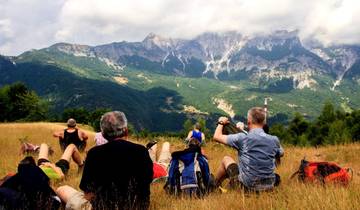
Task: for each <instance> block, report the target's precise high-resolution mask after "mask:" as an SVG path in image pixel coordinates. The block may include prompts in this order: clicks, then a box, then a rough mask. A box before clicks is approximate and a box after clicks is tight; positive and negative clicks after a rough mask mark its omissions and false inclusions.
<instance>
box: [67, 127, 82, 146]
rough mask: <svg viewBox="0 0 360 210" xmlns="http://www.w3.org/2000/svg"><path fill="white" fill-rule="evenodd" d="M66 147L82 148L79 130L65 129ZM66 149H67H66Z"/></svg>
mask: <svg viewBox="0 0 360 210" xmlns="http://www.w3.org/2000/svg"><path fill="white" fill-rule="evenodd" d="M63 142H64V145H66V146H68V145H69V144H74V145H75V146H76V147H78V148H79V147H80V148H81V147H82V143H83V142H82V141H81V139H80V138H79V130H78V129H76V128H75V129H69V128H67V129H64V139H63ZM65 148H66V147H65Z"/></svg>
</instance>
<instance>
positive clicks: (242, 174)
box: [0, 107, 284, 209]
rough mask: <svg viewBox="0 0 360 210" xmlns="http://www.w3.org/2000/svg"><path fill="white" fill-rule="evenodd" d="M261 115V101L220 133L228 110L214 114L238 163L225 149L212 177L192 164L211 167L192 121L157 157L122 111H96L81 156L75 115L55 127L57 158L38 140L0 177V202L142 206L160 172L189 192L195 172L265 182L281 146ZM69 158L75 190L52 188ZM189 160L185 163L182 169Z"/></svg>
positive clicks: (238, 184)
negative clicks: (176, 147) (178, 141)
mask: <svg viewBox="0 0 360 210" xmlns="http://www.w3.org/2000/svg"><path fill="white" fill-rule="evenodd" d="M265 117H266V113H265V111H264V110H263V109H262V108H258V107H255V108H252V109H250V110H249V112H248V115H247V121H248V122H247V124H248V129H249V132H248V133H247V134H245V133H237V134H230V135H225V134H223V128H224V126H226V125H227V124H228V123H229V120H228V118H226V117H220V118H219V121H218V125H217V127H216V130H215V133H214V136H213V139H214V140H215V141H217V142H219V143H222V144H225V145H228V146H230V147H233V148H235V149H236V150H237V151H238V163H236V161H235V160H234V159H232V158H231V157H229V156H225V157H224V158H223V159H222V161H221V165H220V166H219V168H218V169H217V171H216V173H215V177H213V178H212V177H211V176H205V175H206V174H205V175H204V174H203V175H202V176H201V177H196V175H197V173H196V167H198V168H201V170H205V173H210V170H209V168H208V165H207V158H206V157H205V155H203V151H202V149H201V146H202V145H203V144H204V143H205V136H204V134H203V133H202V132H201V131H200V127H199V125H198V124H196V125H195V127H194V130H193V131H191V132H189V135H188V139H189V141H188V143H187V144H188V147H187V148H186V149H185V150H183V151H177V152H173V153H171V152H170V143H169V142H164V143H163V144H162V148H161V152H160V155H159V157H158V158H156V157H157V155H156V154H157V152H156V151H157V144H156V143H157V142H150V143H149V144H147V145H146V147H145V146H142V145H140V144H136V143H132V142H130V141H129V139H128V123H127V119H126V116H125V114H124V113H122V112H119V111H113V112H108V113H105V114H104V115H103V116H102V117H101V120H100V128H101V133H99V134H96V136H95V140H96V146H95V147H93V148H91V149H90V150H89V151H88V152H87V154H86V158H85V160H83V159H82V157H81V155H80V151H82V150H83V149H84V148H85V146H86V140H87V139H88V137H87V135H86V134H85V132H83V131H81V130H78V129H77V128H76V122H75V120H74V119H70V120H69V121H68V123H67V124H68V128H67V129H65V130H64V131H60V132H56V133H55V134H54V136H55V137H59V138H60V139H61V140H60V142H61V145H62V149H63V155H62V156H61V159H60V160H59V161H57V162H56V163H55V164H53V163H51V162H50V161H49V146H48V145H47V144H41V146H40V148H39V156H38V160H37V164H36V163H35V160H34V158H32V157H31V156H28V157H26V158H24V159H23V160H22V161H21V162H20V164H19V166H18V172H17V174H15V175H13V176H10V177H7V178H6V179H4V180H2V183H1V182H0V186H1V187H0V209H1V207H9V208H12V209H17V208H19V209H22V208H24V206H26V208H27V209H57V208H59V206H60V205H61V203H63V204H65V209H148V208H149V205H150V184H151V183H152V182H153V181H154V180H157V179H159V178H164V177H165V178H166V179H167V183H166V186H174V185H177V184H179V185H180V184H181V188H179V189H180V190H183V191H184V192H186V191H188V192H189V193H190V194H191V193H193V192H192V189H195V188H196V187H198V186H195V185H196V182H195V181H198V179H199V178H202V179H205V180H206V183H208V184H209V185H208V186H207V187H208V188H209V190H214V189H215V190H216V189H219V188H221V186H222V182H223V181H224V180H225V179H227V178H228V179H229V185H230V187H231V188H233V189H244V190H249V191H264V190H271V189H273V187H274V186H276V185H277V184H278V183H279V176H278V175H277V174H275V172H274V170H275V159H276V157H278V156H282V155H283V154H284V151H283V149H282V147H281V145H280V142H279V140H278V138H277V137H276V136H272V135H269V134H267V133H265V132H264V130H263V129H262V128H263V126H264V124H265V120H266V119H265ZM71 159H73V161H74V162H75V163H76V164H77V165H78V172H79V174H81V173H82V177H81V181H80V185H79V188H80V189H81V191H78V190H76V189H75V188H73V187H71V186H68V185H65V186H60V187H58V188H57V189H56V190H53V189H52V188H51V187H50V185H49V179H63V178H64V177H66V175H67V174H68V171H69V168H70V165H69V163H70V160H71ZM194 160H196V161H194ZM181 164H183V165H182V166H181ZM188 165H191V166H192V168H189V169H188V170H187V166H188ZM181 167H182V168H183V170H182V171H181V173H183V174H187V175H188V176H187V177H188V179H185V178H184V179H182V180H181V182H182V183H175V182H176V179H178V177H176V176H175V175H174V174H177V173H174V171H179V170H180V168H181ZM194 175H195V177H191V176H194ZM210 183H211V184H210ZM210 187H211V189H210ZM168 189H170V191H174V190H177V189H174V188H168ZM19 192H21V193H19ZM5 209H6V208H5Z"/></svg>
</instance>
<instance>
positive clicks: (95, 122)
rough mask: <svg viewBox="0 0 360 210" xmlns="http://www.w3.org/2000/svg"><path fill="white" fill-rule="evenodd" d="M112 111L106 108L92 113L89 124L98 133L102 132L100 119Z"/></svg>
mask: <svg viewBox="0 0 360 210" xmlns="http://www.w3.org/2000/svg"><path fill="white" fill-rule="evenodd" d="M110 111H111V110H110V109H106V108H97V109H95V110H94V111H92V112H91V113H89V123H90V125H91V127H93V128H94V130H95V131H96V132H100V118H101V116H102V115H103V114H105V113H106V112H110Z"/></svg>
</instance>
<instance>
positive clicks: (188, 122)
mask: <svg viewBox="0 0 360 210" xmlns="http://www.w3.org/2000/svg"><path fill="white" fill-rule="evenodd" d="M193 126H194V124H193V122H192V121H191V119H186V120H185V122H184V124H183V131H182V132H181V133H182V137H183V138H184V137H186V136H187V134H188V133H189V131H191V130H192V129H193Z"/></svg>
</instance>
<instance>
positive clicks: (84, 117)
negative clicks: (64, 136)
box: [62, 107, 90, 124]
mask: <svg viewBox="0 0 360 210" xmlns="http://www.w3.org/2000/svg"><path fill="white" fill-rule="evenodd" d="M69 118H74V119H75V120H76V122H77V123H83V124H89V119H90V113H89V111H88V110H86V109H85V108H84V107H80V108H69V109H65V110H64V112H63V114H62V121H63V122H66V121H67V120H68V119H69Z"/></svg>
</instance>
